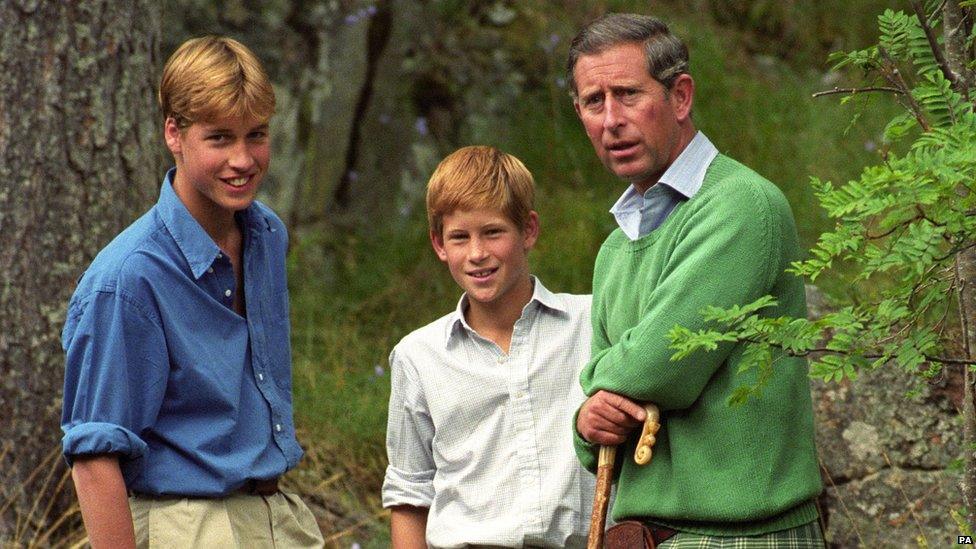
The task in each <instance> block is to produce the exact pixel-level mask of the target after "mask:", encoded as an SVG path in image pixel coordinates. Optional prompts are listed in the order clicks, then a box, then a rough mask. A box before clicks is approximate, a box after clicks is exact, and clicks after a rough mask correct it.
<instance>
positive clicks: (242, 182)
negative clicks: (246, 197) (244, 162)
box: [220, 174, 254, 189]
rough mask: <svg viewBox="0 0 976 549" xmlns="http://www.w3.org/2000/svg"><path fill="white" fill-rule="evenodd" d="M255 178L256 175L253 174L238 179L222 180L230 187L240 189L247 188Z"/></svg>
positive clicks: (226, 178)
mask: <svg viewBox="0 0 976 549" xmlns="http://www.w3.org/2000/svg"><path fill="white" fill-rule="evenodd" d="M253 177H254V175H253V174H251V175H242V176H238V177H222V178H220V180H221V181H223V182H224V183H226V184H228V185H230V186H231V187H234V188H235V189H240V188H242V187H244V186H246V185H247V184H248V183H249V182H250V181H251V179H252V178H253Z"/></svg>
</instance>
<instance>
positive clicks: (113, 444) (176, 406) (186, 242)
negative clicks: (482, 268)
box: [61, 37, 323, 549]
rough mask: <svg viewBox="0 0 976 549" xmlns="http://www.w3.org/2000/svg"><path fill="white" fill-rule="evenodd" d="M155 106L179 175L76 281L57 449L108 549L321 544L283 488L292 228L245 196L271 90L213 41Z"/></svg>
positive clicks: (258, 163)
mask: <svg viewBox="0 0 976 549" xmlns="http://www.w3.org/2000/svg"><path fill="white" fill-rule="evenodd" d="M159 101H160V105H161V107H162V112H163V116H164V136H165V140H166V145H167V147H168V148H169V150H170V152H171V153H172V154H173V159H174V161H175V164H176V167H175V168H174V169H171V170H170V171H169V172H168V173H167V174H166V177H165V179H164V181H163V184H162V188H161V191H160V196H159V201H158V202H157V203H156V205H155V206H154V207H153V208H152V209H150V210H149V211H148V212H147V213H146V214H145V215H143V216H142V217H141V218H139V219H138V220H137V221H136V222H135V223H133V224H132V225H131V226H129V227H128V228H127V229H126V230H125V231H123V232H122V233H121V234H119V235H118V236H117V237H116V238H115V239H114V240H113V241H112V242H111V243H110V244H109V245H108V246H106V247H105V248H104V249H103V250H102V251H101V252H100V253H99V254H98V256H97V257H96V258H95V260H94V261H93V262H92V264H91V266H90V267H89V268H88V269H87V271H86V272H85V273H84V275H83V276H82V278H81V279H80V280H79V283H78V287H77V289H76V291H75V293H74V296H73V297H72V298H71V302H70V304H69V307H68V318H67V322H66V323H65V326H64V331H63V333H62V343H63V346H64V349H65V352H66V356H67V360H66V368H65V387H64V407H63V411H62V419H61V426H62V430H63V431H64V438H63V441H62V445H63V451H64V455H65V458H66V459H67V460H68V463H69V464H70V465H72V478H73V479H74V483H75V487H76V489H77V492H78V500H79V503H80V505H81V511H82V516H83V518H84V521H85V527H86V528H87V530H88V534H89V538H90V540H91V544H92V546H93V547H95V549H99V548H102V547H110V548H125V547H133V546H139V547H207V548H208V549H209V548H217V547H248V548H250V547H320V546H322V544H323V542H322V537H321V533H320V532H319V529H318V526H317V524H316V522H315V519H314V517H313V516H312V514H311V513H310V511H309V510H308V508H307V507H305V505H304V504H303V503H302V502H301V500H300V499H299V498H298V497H297V496H294V495H292V494H287V493H283V492H281V491H279V490H278V485H277V481H278V477H280V476H281V475H282V474H283V473H284V472H285V471H287V470H288V469H291V468H292V467H294V466H295V465H296V464H297V463H298V460H299V458H300V457H301V455H302V449H301V447H300V446H299V445H298V442H297V441H296V439H295V430H294V424H293V422H292V407H291V355H290V347H289V336H288V331H289V324H288V292H287V285H286V282H285V249H286V246H287V235H286V233H285V227H284V225H282V223H281V220H279V219H278V217H277V216H275V214H274V213H273V212H272V211H271V210H270V209H268V208H267V207H266V206H264V205H263V204H261V203H260V202H257V201H255V199H254V197H255V194H256V193H257V190H258V188H259V186H260V184H261V180H262V178H263V177H264V175H265V173H267V170H268V162H269V161H270V156H271V152H270V144H269V136H268V121H269V119H270V118H271V115H272V114H273V113H274V106H275V99H274V92H273V90H272V88H271V84H270V82H269V81H268V78H267V76H266V75H265V73H264V71H263V70H262V68H261V65H260V63H259V61H258V60H257V58H256V57H255V56H254V54H253V53H251V52H250V51H249V50H248V49H247V48H246V47H244V46H243V45H242V44H240V43H238V42H236V41H234V40H231V39H228V38H220V37H205V38H198V39H193V40H189V41H187V42H185V43H184V44H183V45H181V46H180V47H179V48H178V49H177V50H176V52H175V53H174V54H173V55H172V57H170V59H169V61H168V62H167V63H166V67H165V68H164V70H163V77H162V82H161V84H160V89H159Z"/></svg>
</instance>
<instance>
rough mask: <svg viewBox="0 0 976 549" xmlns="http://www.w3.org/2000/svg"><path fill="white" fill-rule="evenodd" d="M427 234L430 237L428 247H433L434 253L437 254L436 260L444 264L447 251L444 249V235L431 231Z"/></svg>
mask: <svg viewBox="0 0 976 549" xmlns="http://www.w3.org/2000/svg"><path fill="white" fill-rule="evenodd" d="M442 230H443V229H442ZM427 234H429V235H430V245H431V246H433V248H434V253H435V254H437V259H440V260H441V261H443V262H445V263H446V262H447V250H445V249H444V235H443V234H441V233H438V232H435V231H434V230H433V229H431V230H430V231H429V232H428V233H427Z"/></svg>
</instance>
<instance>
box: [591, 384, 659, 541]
mask: <svg viewBox="0 0 976 549" xmlns="http://www.w3.org/2000/svg"><path fill="white" fill-rule="evenodd" d="M644 411H645V412H647V417H645V418H644V427H643V428H642V429H641V436H640V439H638V441H637V449H636V450H635V451H634V461H635V462H637V464H638V465H647V464H648V463H650V462H651V456H652V455H653V452H652V450H651V449H652V448H653V447H654V443H655V442H657V438H656V437H655V435H656V434H657V431H658V429H660V428H661V412H660V410H658V407H657V406H656V405H654V404H652V403H650V402H648V403H647V404H645V405H644ZM616 457H617V447H616V446H600V457H599V460H598V461H597V469H596V491H595V492H594V494H593V514H592V515H590V535H589V537H588V538H587V540H586V548H587V549H603V535H604V529H605V528H606V525H607V507H608V506H609V504H610V485H611V483H612V482H613V462H614V461H615V460H616Z"/></svg>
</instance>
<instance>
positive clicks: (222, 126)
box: [165, 117, 271, 224]
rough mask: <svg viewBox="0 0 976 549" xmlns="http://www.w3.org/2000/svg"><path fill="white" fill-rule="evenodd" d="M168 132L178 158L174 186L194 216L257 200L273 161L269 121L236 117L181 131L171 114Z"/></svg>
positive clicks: (169, 144)
mask: <svg viewBox="0 0 976 549" xmlns="http://www.w3.org/2000/svg"><path fill="white" fill-rule="evenodd" d="M165 135H166V145H167V147H169V150H170V152H172V153H173V158H174V159H175V160H176V179H175V181H173V188H174V190H175V191H176V194H177V196H179V197H180V199H181V200H182V201H183V203H184V204H186V206H187V209H188V210H190V213H191V214H193V215H194V217H198V216H200V215H203V216H204V217H207V216H215V217H217V216H223V215H226V214H233V212H236V211H238V210H243V209H244V208H247V207H248V206H249V205H250V204H251V202H253V201H254V197H255V195H256V194H257V192H258V187H260V185H261V180H262V179H263V178H264V174H265V173H267V171H268V163H269V162H270V160H271V144H270V140H269V138H268V124H267V121H264V120H254V119H246V118H243V117H231V118H223V119H218V120H212V121H205V122H196V123H194V124H191V125H190V126H189V127H188V128H186V129H184V130H182V131H180V129H179V128H178V127H177V125H176V121H175V120H173V119H172V118H169V119H167V120H166V128H165ZM198 220H200V221H201V222H202V223H203V224H206V220H205V219H199V217H198Z"/></svg>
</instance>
